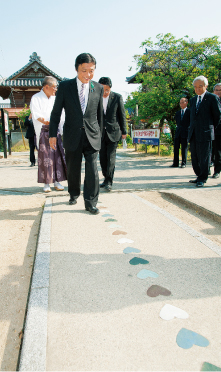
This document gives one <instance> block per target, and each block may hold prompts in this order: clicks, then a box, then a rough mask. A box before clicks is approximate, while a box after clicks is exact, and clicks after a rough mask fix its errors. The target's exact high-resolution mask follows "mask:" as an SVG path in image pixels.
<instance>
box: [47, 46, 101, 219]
mask: <svg viewBox="0 0 221 372" xmlns="http://www.w3.org/2000/svg"><path fill="white" fill-rule="evenodd" d="M75 68H76V71H77V77H76V78H75V79H71V80H66V81H62V82H61V83H60V84H59V87H58V91H57V95H56V99H55V103H54V107H53V110H52V112H51V118H50V127H49V136H50V145H51V147H52V148H55V146H56V135H57V129H58V124H59V121H60V116H61V112H62V109H63V108H64V109H65V123H64V129H63V146H64V148H65V158H66V163H67V178H68V192H69V194H70V200H69V204H70V205H73V204H76V203H77V198H78V197H79V195H80V188H81V163H82V155H84V158H85V179H84V193H83V194H84V202H85V209H86V210H87V211H89V212H90V213H92V214H98V213H99V209H98V208H96V205H97V201H98V195H99V177H98V170H97V155H98V151H99V150H100V148H101V132H102V120H103V104H102V101H103V98H102V97H103V87H102V85H100V84H98V83H96V82H94V81H92V80H91V79H92V78H93V76H94V72H95V68H96V60H95V58H94V57H93V56H92V55H91V54H89V53H82V54H80V55H79V56H78V57H77V58H76V60H75Z"/></svg>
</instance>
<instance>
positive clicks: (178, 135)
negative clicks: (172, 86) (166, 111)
mask: <svg viewBox="0 0 221 372" xmlns="http://www.w3.org/2000/svg"><path fill="white" fill-rule="evenodd" d="M187 105H188V99H187V98H185V97H183V98H181V100H180V108H181V110H179V111H177V112H176V115H175V120H176V124H177V127H176V132H175V139H174V158H173V164H172V165H171V167H174V168H178V167H179V151H180V145H181V151H182V163H181V168H185V167H186V159H187V146H188V142H187V137H188V128H189V125H190V109H189V108H188V107H187Z"/></svg>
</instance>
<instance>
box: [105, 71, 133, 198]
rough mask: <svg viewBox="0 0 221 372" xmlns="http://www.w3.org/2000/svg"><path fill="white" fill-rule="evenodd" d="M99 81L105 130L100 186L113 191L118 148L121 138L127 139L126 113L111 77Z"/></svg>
mask: <svg viewBox="0 0 221 372" xmlns="http://www.w3.org/2000/svg"><path fill="white" fill-rule="evenodd" d="M99 83H100V84H102V85H103V87H104V94H103V109H104V111H103V132H102V141H101V149H100V164H101V169H102V173H103V176H104V181H103V183H102V184H101V185H100V187H104V188H105V190H107V191H111V189H112V184H113V178H114V170H115V160H116V150H117V145H118V142H119V140H120V139H121V138H122V139H126V133H127V128H126V115H125V110H124V103H123V98H122V96H121V95H120V94H118V93H114V92H111V87H112V82H111V79H110V78H109V77H102V78H100V80H99Z"/></svg>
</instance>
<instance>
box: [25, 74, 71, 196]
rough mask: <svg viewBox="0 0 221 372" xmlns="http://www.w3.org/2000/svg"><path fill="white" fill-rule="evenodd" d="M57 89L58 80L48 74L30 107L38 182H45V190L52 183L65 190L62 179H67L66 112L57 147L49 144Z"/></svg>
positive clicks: (60, 126)
mask: <svg viewBox="0 0 221 372" xmlns="http://www.w3.org/2000/svg"><path fill="white" fill-rule="evenodd" d="M56 91H57V80H56V79H55V78H54V77H52V76H46V77H45V78H44V80H43V83H42V90H41V91H40V92H39V93H36V94H34V95H33V96H32V99H31V103H30V109H31V113H32V120H33V124H34V128H35V133H36V147H37V149H38V183H44V188H43V191H44V192H50V191H51V188H50V184H51V183H54V188H55V190H57V191H63V190H64V187H63V186H62V185H61V184H60V182H61V181H64V180H66V179H67V168H66V162H65V155H64V149H63V145H62V140H61V135H62V132H63V123H64V119H63V118H64V114H63V113H62V114H61V118H60V124H59V129H58V132H57V147H56V149H52V148H51V147H50V145H49V122H50V115H51V111H52V108H53V106H54V101H55V94H56Z"/></svg>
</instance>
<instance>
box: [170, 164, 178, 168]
mask: <svg viewBox="0 0 221 372" xmlns="http://www.w3.org/2000/svg"><path fill="white" fill-rule="evenodd" d="M170 168H179V165H174V164H172V165H170Z"/></svg>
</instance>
